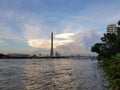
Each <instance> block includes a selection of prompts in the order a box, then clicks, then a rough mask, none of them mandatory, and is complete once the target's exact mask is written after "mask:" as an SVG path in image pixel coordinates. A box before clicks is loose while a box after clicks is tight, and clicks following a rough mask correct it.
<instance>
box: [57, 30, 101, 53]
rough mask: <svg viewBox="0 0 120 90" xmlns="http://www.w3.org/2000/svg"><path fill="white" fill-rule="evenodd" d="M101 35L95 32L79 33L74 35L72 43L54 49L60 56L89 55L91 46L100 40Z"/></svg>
mask: <svg viewBox="0 0 120 90" xmlns="http://www.w3.org/2000/svg"><path fill="white" fill-rule="evenodd" d="M100 37H101V34H100V33H97V32H95V31H88V32H79V33H76V34H74V36H72V37H71V38H73V42H71V43H69V44H66V45H61V46H58V47H56V49H55V50H56V51H58V52H60V53H61V54H65V55H66V54H68V55H69V54H90V53H91V46H93V45H94V44H95V43H96V42H98V41H99V40H100Z"/></svg>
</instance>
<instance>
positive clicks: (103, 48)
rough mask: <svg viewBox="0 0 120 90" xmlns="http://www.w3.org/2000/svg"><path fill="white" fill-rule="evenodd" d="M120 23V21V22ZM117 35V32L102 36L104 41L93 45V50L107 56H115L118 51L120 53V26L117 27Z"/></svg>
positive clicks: (119, 23)
mask: <svg viewBox="0 0 120 90" xmlns="http://www.w3.org/2000/svg"><path fill="white" fill-rule="evenodd" d="M118 25H120V21H119V22H118ZM117 31H118V33H117V35H116V34H114V33H113V34H109V33H107V34H104V36H103V37H102V38H101V41H102V43H96V44H95V45H94V46H92V48H91V51H92V52H96V53H98V55H99V56H101V57H105V58H111V57H112V56H115V55H116V54H117V53H120V27H117Z"/></svg>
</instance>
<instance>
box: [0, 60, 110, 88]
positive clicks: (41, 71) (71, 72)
mask: <svg viewBox="0 0 120 90" xmlns="http://www.w3.org/2000/svg"><path fill="white" fill-rule="evenodd" d="M0 90H108V89H107V88H106V80H105V79H104V76H103V72H102V70H101V69H100V68H99V66H98V62H97V61H95V60H94V61H91V60H89V59H88V60H84V59H83V60H82V59H0Z"/></svg>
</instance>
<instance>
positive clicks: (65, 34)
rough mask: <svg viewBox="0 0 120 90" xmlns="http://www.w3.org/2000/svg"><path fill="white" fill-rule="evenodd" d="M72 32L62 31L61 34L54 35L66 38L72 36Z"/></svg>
mask: <svg viewBox="0 0 120 90" xmlns="http://www.w3.org/2000/svg"><path fill="white" fill-rule="evenodd" d="M73 35H74V33H63V34H58V35H55V37H56V38H63V39H68V38H70V36H73Z"/></svg>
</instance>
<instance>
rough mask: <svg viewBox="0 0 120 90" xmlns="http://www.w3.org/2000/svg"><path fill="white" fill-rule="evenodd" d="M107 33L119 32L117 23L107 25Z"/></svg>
mask: <svg viewBox="0 0 120 90" xmlns="http://www.w3.org/2000/svg"><path fill="white" fill-rule="evenodd" d="M107 33H110V34H113V33H115V34H117V26H116V25H115V24H110V25H108V26H107Z"/></svg>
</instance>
